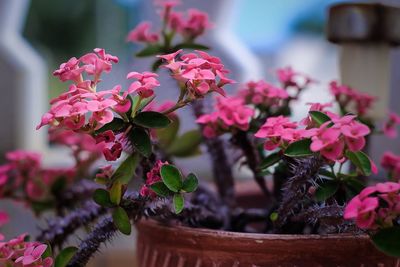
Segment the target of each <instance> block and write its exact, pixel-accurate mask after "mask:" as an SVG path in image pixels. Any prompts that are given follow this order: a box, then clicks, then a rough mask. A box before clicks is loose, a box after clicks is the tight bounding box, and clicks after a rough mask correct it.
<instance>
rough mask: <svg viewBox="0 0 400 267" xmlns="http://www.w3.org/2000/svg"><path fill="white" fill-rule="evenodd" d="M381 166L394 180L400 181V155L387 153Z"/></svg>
mask: <svg viewBox="0 0 400 267" xmlns="http://www.w3.org/2000/svg"><path fill="white" fill-rule="evenodd" d="M381 165H382V167H383V168H384V169H385V170H386V171H387V172H388V173H389V176H390V177H391V178H392V179H393V180H395V181H398V180H400V155H395V154H393V153H392V152H390V151H386V152H385V153H384V154H383V156H382V159H381Z"/></svg>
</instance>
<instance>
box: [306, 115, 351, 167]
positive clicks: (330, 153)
mask: <svg viewBox="0 0 400 267" xmlns="http://www.w3.org/2000/svg"><path fill="white" fill-rule="evenodd" d="M328 123H329V122H328ZM328 123H325V124H323V125H321V127H320V128H319V129H318V130H317V132H316V134H315V136H313V137H312V138H311V140H312V143H311V146H310V149H311V150H312V151H313V152H318V151H319V152H320V153H321V155H323V156H324V157H326V158H327V159H330V160H333V161H335V160H337V159H339V158H341V157H342V156H343V148H344V143H343V141H340V140H339V136H340V129H337V128H334V127H331V128H328V127H327V126H328Z"/></svg>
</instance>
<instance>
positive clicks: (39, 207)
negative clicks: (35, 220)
mask: <svg viewBox="0 0 400 267" xmlns="http://www.w3.org/2000/svg"><path fill="white" fill-rule="evenodd" d="M31 208H32V210H33V211H34V213H35V214H40V213H41V212H43V211H45V210H49V209H52V208H54V201H33V202H32V203H31Z"/></svg>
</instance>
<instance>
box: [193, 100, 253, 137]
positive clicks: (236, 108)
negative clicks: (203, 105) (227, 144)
mask: <svg viewBox="0 0 400 267" xmlns="http://www.w3.org/2000/svg"><path fill="white" fill-rule="evenodd" d="M215 109H216V111H215V112H213V113H211V114H204V115H202V116H200V117H199V118H198V119H197V120H196V122H197V123H199V124H202V125H204V127H203V134H204V136H205V137H207V138H212V137H215V136H217V135H219V134H222V133H224V132H227V131H230V130H233V129H239V130H242V131H246V130H248V128H249V126H250V124H249V123H250V119H251V118H252V117H253V115H254V110H253V109H252V108H250V107H247V106H245V105H244V102H243V99H241V98H238V97H227V98H222V97H219V98H217V103H216V106H215Z"/></svg>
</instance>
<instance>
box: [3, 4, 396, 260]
mask: <svg viewBox="0 0 400 267" xmlns="http://www.w3.org/2000/svg"><path fill="white" fill-rule="evenodd" d="M152 2H153V1H150V0H85V1H82V0H57V1H54V0H32V1H29V0H0V81H1V82H0V92H1V97H0V104H1V110H0V111H1V112H0V123H1V125H2V127H0V152H1V155H3V154H4V152H5V151H8V150H11V149H15V148H21V149H33V150H35V151H40V152H42V153H44V155H45V160H46V161H47V163H48V164H53V165H63V164H66V163H67V162H68V161H69V159H68V156H67V154H66V153H65V152H64V151H61V150H59V149H56V148H52V147H50V146H49V144H48V143H47V141H46V131H45V130H41V131H35V126H36V125H37V124H38V123H39V121H40V117H41V115H42V113H43V112H44V111H45V110H46V109H47V107H48V105H47V102H48V100H49V99H50V98H52V97H54V96H56V95H58V94H59V93H60V92H62V91H64V90H65V89H66V87H65V85H64V84H62V83H60V82H59V81H58V79H56V78H54V77H53V76H52V75H51V73H52V71H53V70H54V69H56V68H58V66H59V65H60V64H61V63H63V62H65V61H67V60H68V59H69V58H71V57H73V56H76V57H79V56H81V55H83V54H85V53H87V52H89V51H91V50H92V49H93V48H95V47H101V48H105V49H106V51H107V52H108V53H111V54H112V55H116V56H118V57H119V59H120V63H119V64H117V65H115V67H113V71H112V72H111V73H110V74H107V75H105V76H104V77H103V78H104V82H103V83H102V84H101V88H103V89H109V88H110V87H111V86H113V85H115V84H122V85H126V84H125V82H126V81H125V75H126V73H128V72H129V71H133V70H136V71H143V70H149V69H150V64H151V61H152V60H151V59H136V58H134V56H133V54H134V52H135V51H136V50H137V49H139V47H138V46H135V45H132V44H128V43H126V41H125V39H126V35H127V33H128V32H129V30H130V29H131V28H133V27H134V26H135V25H136V24H137V23H138V22H140V21H142V20H150V21H152V22H153V28H156V27H157V25H159V16H158V14H157V13H156V11H155V9H154V7H153V3H152ZM182 2H183V5H182V6H181V7H180V9H182V10H184V9H186V8H189V7H195V8H198V9H200V10H203V11H207V12H208V13H209V16H210V18H211V20H212V21H213V22H214V24H215V25H214V28H213V29H212V30H210V31H209V33H208V34H207V35H206V36H204V37H203V39H202V40H201V43H205V44H208V45H210V46H211V47H212V50H211V53H212V54H214V55H217V56H219V57H221V58H222V60H223V62H224V63H225V65H226V67H227V68H228V69H230V70H231V71H232V74H231V77H233V78H234V79H235V80H236V81H238V82H245V81H248V80H251V79H261V78H265V79H267V80H269V81H274V79H275V77H274V73H275V72H274V70H275V69H276V68H278V67H285V66H292V67H293V68H294V69H295V70H299V71H301V72H302V73H306V74H308V75H310V76H311V77H314V78H315V79H317V80H318V81H319V83H317V84H315V85H313V86H312V87H311V88H310V89H309V90H308V91H307V92H305V93H304V94H303V95H302V99H300V101H298V103H296V105H295V106H294V119H296V120H298V119H299V118H301V117H303V116H304V115H305V114H306V112H307V110H308V107H307V106H306V105H305V103H307V102H327V101H329V100H330V99H331V97H330V96H329V93H328V86H327V85H328V83H329V82H330V81H331V80H334V79H340V70H339V66H340V64H339V59H340V55H339V53H340V49H341V47H340V45H337V44H332V43H330V42H328V41H327V39H326V37H325V29H326V24H327V10H328V7H329V6H330V5H332V4H335V3H338V2H344V1H339V0H303V1H298V0H251V1H249V0H247V1H246V0H202V1H198V0H182ZM345 2H351V1H345ZM364 2H365V1H364ZM367 2H368V1H367ZM370 2H372V1H370ZM373 2H379V1H373ZM380 2H385V3H390V4H394V5H396V4H399V1H398V0H393V1H380ZM389 58H390V60H391V61H390V62H393V63H391V64H390V68H389V71H390V73H394V74H396V73H399V70H400V68H399V66H398V65H399V64H398V63H397V64H396V63H395V62H400V60H398V59H400V52H399V51H398V49H396V48H394V47H393V48H390V55H389ZM370 64H374V62H370ZM398 76H400V75H393V76H391V77H390V79H391V83H390V84H396V82H395V81H397V80H400V77H398ZM160 80H161V84H162V86H161V87H160V88H159V89H158V90H157V95H158V96H159V99H160V100H163V99H173V98H174V97H175V96H174V95H171V93H170V91H169V90H168V89H169V88H171V87H173V86H174V81H171V80H169V79H168V77H167V76H166V75H165V73H162V72H161V78H160ZM397 84H399V83H397ZM236 87H237V86H231V87H230V90H231V92H233V90H235V89H236ZM397 87H398V86H397ZM379 90H381V89H377V91H376V95H379V94H380V93H379ZM388 90H391V91H392V92H394V93H393V94H394V95H393V94H392V95H391V96H392V97H391V98H390V99H391V101H389V102H388V103H387V105H388V106H387V108H388V109H389V108H390V109H392V110H393V111H397V112H399V111H400V107H398V105H396V104H395V99H396V98H395V97H394V96H396V95H397V97H400V96H399V92H400V88H396V86H391V88H389V89H388ZM397 99H399V98H397ZM390 105H391V107H389V106H390ZM181 115H182V116H183V121H184V123H183V129H182V130H187V129H192V128H194V127H196V126H195V124H194V122H193V118H192V117H191V114H190V110H189V111H187V112H186V113H184V114H181ZM373 142H374V143H373V145H372V149H373V150H374V151H375V152H376V155H377V158H379V157H380V155H381V154H382V152H383V151H384V150H385V148H387V147H391V148H392V151H393V152H400V144H399V143H398V142H397V143H396V142H392V143H390V144H388V143H384V142H383V141H382V140H380V139H379V138H378V139H377V140H374V141H373ZM182 163H184V164H185V166H186V168H191V169H193V170H194V171H195V172H198V173H201V174H203V175H207V171H208V167H207V166H208V162H207V160H204V158H193V159H185V160H184V162H182ZM0 206H3V207H5V209H8V210H11V209H10V207H9V205H6V204H5V203H1V204H0ZM0 208H1V207H0ZM27 213H28V211H26V210H24V209H12V212H11V216H12V218H11V220H12V221H13V222H15V223H13V224H12V225H9V226H7V227H6V228H5V229H4V230H5V231H6V235H7V236H12V235H13V234H16V233H19V232H21V231H27V232H35V230H36V225H35V222H34V220H27V219H26V218H27ZM18 218H24V220H18ZM133 236H134V235H132V236H131V237H128V238H125V239H124V240H123V241H121V242H114V245H116V247H117V249H118V248H123V249H128V250H129V251H131V252H132V251H133V250H132V249H133V247H134V245H133V244H134V237H133ZM103 264H105V263H104V261H103ZM95 266H106V265H99V263H98V264H96V265H95ZM114 266H117V265H114ZM118 266H119V265H118Z"/></svg>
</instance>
